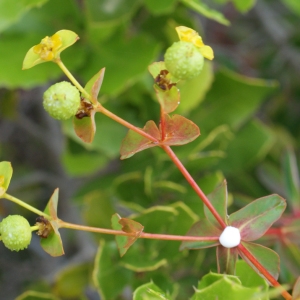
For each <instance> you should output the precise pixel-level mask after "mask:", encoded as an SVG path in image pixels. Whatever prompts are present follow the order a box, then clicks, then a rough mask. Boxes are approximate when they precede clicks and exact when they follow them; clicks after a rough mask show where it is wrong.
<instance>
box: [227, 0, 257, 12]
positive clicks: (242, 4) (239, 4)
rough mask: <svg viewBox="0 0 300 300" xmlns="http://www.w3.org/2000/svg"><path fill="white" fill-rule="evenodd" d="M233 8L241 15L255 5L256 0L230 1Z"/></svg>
mask: <svg viewBox="0 0 300 300" xmlns="http://www.w3.org/2000/svg"><path fill="white" fill-rule="evenodd" d="M232 2H233V4H234V6H235V8H236V9H237V10H239V11H240V12H242V13H245V12H247V11H248V10H250V9H251V8H252V7H253V6H254V5H255V3H256V0H232Z"/></svg>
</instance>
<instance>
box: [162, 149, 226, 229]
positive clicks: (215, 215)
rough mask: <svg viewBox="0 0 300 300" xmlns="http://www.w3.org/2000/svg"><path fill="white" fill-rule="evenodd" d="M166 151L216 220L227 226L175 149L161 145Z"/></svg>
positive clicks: (223, 226)
mask: <svg viewBox="0 0 300 300" xmlns="http://www.w3.org/2000/svg"><path fill="white" fill-rule="evenodd" d="M161 147H162V148H163V149H164V150H165V152H166V153H167V154H168V155H169V157H170V158H171V159H172V161H173V162H174V164H175V165H176V166H177V168H178V169H179V170H180V172H181V173H182V175H183V176H184V177H185V179H186V180H187V182H188V183H189V184H190V185H191V187H192V188H193V189H194V190H195V192H196V193H197V195H198V196H199V197H200V199H201V200H202V201H203V203H204V204H205V205H206V207H207V208H208V209H209V210H210V212H211V213H212V214H213V215H214V217H215V218H216V220H217V221H218V222H219V224H220V225H221V226H222V228H225V227H226V226H227V225H226V223H225V221H224V220H223V219H222V218H221V216H220V215H219V214H218V212H217V211H216V209H215V208H214V207H213V206H212V204H211V203H210V201H209V199H208V198H207V197H206V195H205V194H204V193H203V191H202V190H201V189H200V187H199V186H198V185H197V183H196V182H195V180H194V179H193V177H192V176H191V175H190V173H189V172H188V171H187V170H186V168H185V167H184V165H183V164H182V163H181V161H180V160H179V159H178V157H177V156H176V154H175V153H174V152H173V150H172V149H171V148H170V147H169V146H164V145H162V146H161Z"/></svg>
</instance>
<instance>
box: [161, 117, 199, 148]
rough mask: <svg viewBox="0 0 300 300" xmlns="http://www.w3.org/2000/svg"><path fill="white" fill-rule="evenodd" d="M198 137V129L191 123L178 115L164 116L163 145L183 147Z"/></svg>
mask: <svg viewBox="0 0 300 300" xmlns="http://www.w3.org/2000/svg"><path fill="white" fill-rule="evenodd" d="M199 135H200V130H199V127H198V126H197V125H196V124H195V123H193V122H192V121H190V120H188V119H186V118H184V117H182V116H180V115H173V116H169V115H165V139H164V140H163V144H164V145H169V146H172V145H173V146H175V145H184V144H187V143H189V142H192V141H193V140H195V139H196V138H197V137H198V136H199Z"/></svg>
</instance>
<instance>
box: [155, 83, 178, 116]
mask: <svg viewBox="0 0 300 300" xmlns="http://www.w3.org/2000/svg"><path fill="white" fill-rule="evenodd" d="M154 90H155V93H156V97H157V99H158V102H159V104H160V105H161V108H162V110H163V112H164V113H166V114H168V113H170V112H172V111H174V110H175V109H176V108H177V106H178V105H179V103H180V93H179V90H178V88H177V87H176V86H173V87H172V88H171V89H169V90H168V89H167V90H163V89H161V88H159V87H158V86H156V85H154Z"/></svg>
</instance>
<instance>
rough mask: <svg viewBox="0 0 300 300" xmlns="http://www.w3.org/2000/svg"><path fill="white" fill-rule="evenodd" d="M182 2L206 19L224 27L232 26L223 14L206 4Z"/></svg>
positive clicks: (191, 0) (193, 1) (185, 0)
mask: <svg viewBox="0 0 300 300" xmlns="http://www.w3.org/2000/svg"><path fill="white" fill-rule="evenodd" d="M181 2H182V3H183V4H185V5H186V6H187V7H190V8H192V9H193V10H195V11H196V12H198V13H199V14H202V15H203V16H205V17H206V18H209V19H212V20H214V21H217V22H219V23H221V24H223V25H230V22H229V21H228V20H227V19H226V18H225V17H224V16H223V14H222V13H220V12H218V11H216V10H213V9H211V8H209V7H208V6H206V5H205V4H204V3H201V2H199V1H197V0H181Z"/></svg>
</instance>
